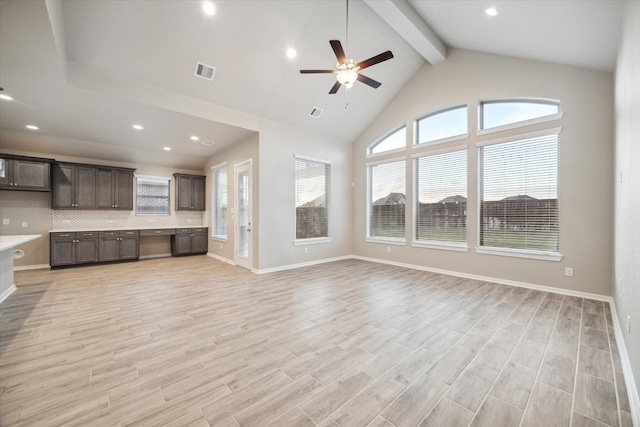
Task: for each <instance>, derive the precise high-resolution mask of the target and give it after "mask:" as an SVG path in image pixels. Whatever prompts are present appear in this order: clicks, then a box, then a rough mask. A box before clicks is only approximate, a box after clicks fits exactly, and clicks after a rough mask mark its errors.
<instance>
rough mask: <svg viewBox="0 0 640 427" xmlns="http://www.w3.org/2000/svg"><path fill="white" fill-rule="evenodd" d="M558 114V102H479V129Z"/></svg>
mask: <svg viewBox="0 0 640 427" xmlns="http://www.w3.org/2000/svg"><path fill="white" fill-rule="evenodd" d="M559 112H560V102H558V101H554V100H538V99H500V100H494V101H482V102H480V129H491V128H495V127H498V126H505V125H509V124H512V123H518V122H524V121H527V120H531V119H537V118H539V117H545V116H551V115H554V114H558V113H559Z"/></svg>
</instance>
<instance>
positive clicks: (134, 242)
mask: <svg viewBox="0 0 640 427" xmlns="http://www.w3.org/2000/svg"><path fill="white" fill-rule="evenodd" d="M139 248H140V245H139V242H138V237H137V236H133V237H132V236H123V237H121V238H120V259H138V258H139V257H140V253H139V251H140V249H139Z"/></svg>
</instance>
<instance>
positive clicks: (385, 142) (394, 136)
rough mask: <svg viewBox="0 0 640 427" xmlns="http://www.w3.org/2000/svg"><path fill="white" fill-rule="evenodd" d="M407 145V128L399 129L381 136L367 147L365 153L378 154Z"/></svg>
mask: <svg viewBox="0 0 640 427" xmlns="http://www.w3.org/2000/svg"><path fill="white" fill-rule="evenodd" d="M406 146H407V128H406V126H402V127H401V128H400V129H398V130H395V131H393V132H391V133H390V134H388V135H386V136H383V137H382V138H380V139H379V140H377V141H376V142H374V143H373V144H371V146H370V147H369V150H368V152H367V154H379V153H384V152H386V151H391V150H398V149H402V148H405V147H406Z"/></svg>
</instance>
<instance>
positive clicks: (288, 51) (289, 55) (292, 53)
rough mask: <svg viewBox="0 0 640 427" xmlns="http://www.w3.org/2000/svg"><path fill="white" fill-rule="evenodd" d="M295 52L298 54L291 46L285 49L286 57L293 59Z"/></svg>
mask: <svg viewBox="0 0 640 427" xmlns="http://www.w3.org/2000/svg"><path fill="white" fill-rule="evenodd" d="M297 54H298V52H296V50H295V49H293V48H290V49H287V58H289V59H293V58H295V57H296V55H297Z"/></svg>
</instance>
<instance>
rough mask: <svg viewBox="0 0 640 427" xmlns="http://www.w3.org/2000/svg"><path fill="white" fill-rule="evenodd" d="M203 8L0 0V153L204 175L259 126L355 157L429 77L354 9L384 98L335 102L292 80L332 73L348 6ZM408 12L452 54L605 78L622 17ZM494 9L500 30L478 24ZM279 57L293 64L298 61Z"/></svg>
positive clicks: (315, 82) (461, 6)
mask: <svg viewBox="0 0 640 427" xmlns="http://www.w3.org/2000/svg"><path fill="white" fill-rule="evenodd" d="M367 1H368V2H369V3H373V2H379V3H378V4H382V5H383V6H384V3H386V4H387V6H392V7H395V6H393V5H397V4H400V3H402V2H404V0H393V1H391V0H367ZM201 4H202V3H201V2H200V1H189V0H176V1H170V0H166V1H150V0H144V1H136V0H128V1H115V0H108V1H107V0H92V1H75V0H62V1H60V0H46V1H45V0H32V1H22V0H0V86H2V87H4V89H5V91H4V93H6V94H10V95H11V96H12V97H13V98H15V100H14V101H10V102H8V101H0V148H1V149H4V150H21V151H22V150H24V151H31V152H39V153H50V154H52V155H54V156H55V155H66V156H76V157H87V158H94V159H97V160H108V161H117V162H130V163H151V164H156V165H165V166H170V167H175V168H183V169H192V170H200V169H202V167H203V166H204V164H205V161H206V159H207V158H208V157H210V156H211V155H213V154H214V153H215V152H216V151H219V150H223V149H225V148H227V147H229V146H230V145H232V144H236V143H239V142H242V141H245V140H247V139H248V138H251V137H252V136H253V135H255V133H256V132H257V131H259V129H260V124H261V120H263V119H270V120H275V121H279V122H282V123H286V124H289V125H292V126H296V127H299V128H303V129H306V130H311V131H315V132H318V133H322V134H325V135H326V136H327V137H328V138H338V139H340V140H344V141H346V142H347V143H349V142H351V141H353V140H354V139H356V138H357V136H358V135H359V134H360V133H362V131H363V130H364V129H365V128H366V126H367V125H368V124H369V123H371V121H372V120H374V119H375V117H376V116H377V115H378V114H379V113H380V112H381V111H382V109H384V107H385V106H386V105H387V104H388V102H389V101H390V100H391V99H392V98H393V97H394V96H395V94H396V93H398V91H400V90H401V89H402V87H403V86H404V85H405V84H406V82H407V81H408V80H409V79H410V78H411V77H412V76H413V74H414V73H415V72H416V71H417V70H418V69H419V68H420V67H421V66H423V65H424V63H425V58H424V57H423V56H422V55H421V54H420V53H418V51H417V50H415V49H414V48H413V47H412V45H413V46H415V43H414V41H412V40H410V39H409V38H407V40H409V41H407V40H405V39H404V38H403V37H402V36H400V35H399V34H398V33H397V32H396V31H395V30H393V28H392V27H393V26H394V25H397V21H396V22H395V23H394V22H392V21H391V19H390V18H389V17H388V16H386V15H385V14H384V13H383V14H382V16H384V19H383V17H381V16H380V15H378V13H376V12H375V11H374V9H377V7H374V6H375V5H374V6H371V7H369V6H367V4H365V2H363V1H361V0H352V1H351V2H350V15H349V46H348V54H349V56H350V57H353V58H354V59H355V60H356V61H362V60H364V59H367V58H369V57H371V56H374V55H376V54H378V53H381V52H383V51H386V50H391V51H393V54H394V58H393V59H392V60H390V61H386V62H383V63H381V64H377V65H375V66H373V67H371V68H368V69H367V70H366V71H365V72H363V73H364V74H365V75H367V76H368V77H371V78H373V79H375V80H378V81H380V82H382V86H381V87H380V88H378V89H375V90H374V89H372V88H370V87H367V86H365V85H363V84H360V83H356V85H354V87H353V88H352V89H350V90H349V91H345V89H344V88H341V89H340V91H339V92H338V94H336V95H329V94H328V91H329V89H330V88H331V86H332V85H333V83H334V81H335V80H333V79H334V77H333V76H332V75H329V74H317V75H301V74H300V73H299V70H300V69H302V68H321V69H325V68H333V67H334V66H335V62H336V59H335V56H334V54H333V52H332V50H331V47H330V46H329V40H330V39H340V40H342V42H343V45H344V44H345V37H344V34H345V3H344V2H343V1H327V0H288V1H286V0H285V1H276V0H271V1H258V0H255V1H252V0H244V1H237V0H236V1H215V4H216V6H217V12H216V14H215V15H214V16H207V15H205V14H204V13H203V12H202V8H201ZM409 4H410V5H411V6H412V7H413V9H415V11H413V10H412V11H411V12H412V13H414V14H415V16H416V17H417V19H418V20H421V21H422V22H421V24H422V25H425V23H426V25H428V26H429V27H430V28H431V30H433V33H435V35H434V36H435V37H436V38H438V37H439V38H440V39H441V40H442V41H443V42H444V44H446V45H448V46H449V47H455V48H462V49H471V50H478V51H484V52H490V53H495V54H500V55H509V56H516V57H522V58H528V59H535V60H542V61H550V62H556V63H562V64H568V65H576V66H581V67H588V68H594V69H599V70H606V71H611V70H613V67H614V63H615V56H616V49H617V40H618V33H619V23H620V18H621V15H622V9H623V2H621V1H615V0H608V1H596V0H592V1H589V0H587V1H577V0H576V1H557V0H556V1H517V0H512V1H490V0H486V1H485V0H476V1H452V0H448V1H420V0H409V3H406V2H404V3H403V8H404V10H405V12H404V13H406V7H407V6H408V5H409ZM489 6H492V7H496V9H497V10H498V16H496V17H493V18H491V17H488V16H487V15H485V14H484V9H485V8H487V7H489ZM409 9H411V7H409ZM415 12H417V14H416V13H415ZM414 18H415V17H414ZM385 19H386V20H387V21H388V22H386V21H385ZM414 22H415V19H414ZM426 25H425V27H426ZM396 28H398V27H397V26H396ZM402 28H404V27H402ZM401 32H403V31H401ZM403 33H404V32H403ZM403 36H404V37H407V36H406V34H403ZM425 40H427V38H425ZM430 41H433V39H431V40H430ZM289 47H294V48H296V49H297V51H298V56H297V57H296V58H295V59H293V60H290V59H288V58H287V57H286V55H285V52H286V50H287V49H288V48H289ZM445 60H446V59H445ZM196 61H201V62H203V63H205V64H209V65H212V66H214V67H216V72H215V77H214V80H213V81H212V82H209V81H206V80H203V79H200V78H197V77H194V70H195V63H196ZM434 66H437V65H434ZM347 94H348V98H347V96H346V95H347ZM347 103H348V108H345V105H346V104H347ZM314 107H316V108H320V109H322V110H323V111H324V112H323V114H322V116H321V117H320V118H318V119H314V118H311V117H309V112H310V111H311V110H312V109H313V108H314ZM134 123H140V124H142V125H144V127H145V129H144V130H143V131H135V130H133V129H132V127H131V125H133V124H134ZM26 124H36V125H38V126H39V127H40V130H39V131H37V132H32V131H25V128H24V126H25V125H26ZM191 135H198V136H199V137H200V138H201V139H202V140H210V141H214V142H215V145H213V146H212V147H207V146H203V145H201V144H200V143H199V142H193V141H191V140H190V139H189V137H190V136H191ZM165 146H169V147H171V148H172V151H170V152H167V151H163V149H162V148H163V147H165Z"/></svg>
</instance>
